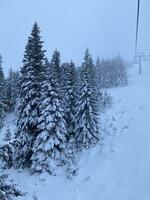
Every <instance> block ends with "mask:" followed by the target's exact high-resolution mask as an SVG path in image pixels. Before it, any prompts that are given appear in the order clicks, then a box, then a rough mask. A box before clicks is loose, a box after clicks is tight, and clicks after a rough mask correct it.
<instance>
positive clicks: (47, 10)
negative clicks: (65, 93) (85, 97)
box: [0, 0, 150, 72]
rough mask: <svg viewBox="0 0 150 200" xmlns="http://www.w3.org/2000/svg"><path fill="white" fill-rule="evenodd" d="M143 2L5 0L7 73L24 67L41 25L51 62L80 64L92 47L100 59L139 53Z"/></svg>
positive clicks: (1, 28)
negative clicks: (55, 55)
mask: <svg viewBox="0 0 150 200" xmlns="http://www.w3.org/2000/svg"><path fill="white" fill-rule="evenodd" d="M136 7H137V0H13V1H12V0H1V5H0V8H1V11H0V53H1V54H2V56H3V60H4V70H5V72H6V71H7V70H8V69H9V68H10V67H13V68H19V67H20V66H21V61H22V58H23V53H24V47H25V44H26V41H27V37H28V35H29V34H30V32H31V28H32V25H33V23H34V22H35V21H37V23H38V24H39V26H40V27H41V31H42V33H41V35H42V38H43V40H44V41H45V45H44V48H45V49H46V50H47V56H48V57H49V58H50V57H51V54H52V52H53V50H54V49H55V48H57V49H58V50H60V51H61V54H62V60H63V61H65V60H66V61H69V60H70V59H73V60H74V61H75V62H76V63H77V64H78V65H80V63H81V62H82V58H83V55H84V51H85V49H86V48H87V47H89V49H90V51H91V53H92V54H93V56H94V58H95V57H96V56H98V55H99V56H100V57H112V56H115V55H117V54H119V53H120V54H121V55H122V56H123V57H124V58H126V59H132V57H133V55H134V42H135V24H136ZM149 10H150V1H149V0H141V19H140V37H139V50H140V51H146V52H148V53H149V52H150V39H149V36H150V28H149V27H150V24H149V17H150V14H149Z"/></svg>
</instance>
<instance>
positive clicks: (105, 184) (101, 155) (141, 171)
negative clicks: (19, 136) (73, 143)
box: [3, 64, 150, 200]
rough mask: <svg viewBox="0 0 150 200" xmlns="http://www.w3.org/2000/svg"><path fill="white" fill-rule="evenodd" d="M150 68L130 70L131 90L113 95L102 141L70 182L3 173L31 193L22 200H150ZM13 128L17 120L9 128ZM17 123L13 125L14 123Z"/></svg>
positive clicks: (59, 174) (86, 155) (115, 91)
mask: <svg viewBox="0 0 150 200" xmlns="http://www.w3.org/2000/svg"><path fill="white" fill-rule="evenodd" d="M149 77H150V67H149V64H147V65H145V66H144V69H143V74H142V75H141V76H140V75H138V66H136V65H135V66H133V67H132V68H131V69H129V85H128V86H127V87H123V88H116V89H111V90H109V93H110V94H111V96H112V98H113V105H112V107H111V108H109V109H108V110H107V111H106V112H105V113H103V114H102V116H101V117H100V119H101V120H102V121H101V124H103V127H101V129H102V131H101V138H102V139H101V142H100V143H99V144H98V145H97V146H96V147H95V148H93V149H91V150H89V151H85V152H84V153H83V154H82V155H81V156H79V158H78V159H79V164H78V165H79V166H78V167H79V172H78V175H77V176H76V177H75V178H74V179H73V180H68V179H67V178H66V177H65V175H64V172H63V171H58V172H57V176H56V177H55V176H48V175H47V174H43V175H40V176H38V175H37V176H30V175H29V174H28V172H21V171H20V172H18V171H16V170H13V169H11V170H8V171H5V170H4V171H3V172H4V173H9V174H10V177H11V178H14V180H15V182H16V183H17V184H18V185H19V186H20V187H21V189H22V190H23V191H24V192H26V193H27V195H26V196H25V197H23V198H18V200H21V199H22V200H32V199H33V196H34V195H36V196H37V198H38V200H141V199H142V200H149V199H150V188H149V187H150V176H149V169H150V157H149V155H148V152H150V134H149V116H150V106H149V102H150V78H149ZM8 120H9V123H10V122H11V124H12V127H14V125H13V123H14V122H13V116H9V117H8V118H7V121H6V125H5V127H4V129H3V133H4V132H5V131H4V130H6V127H7V124H8ZM11 120H12V121H11Z"/></svg>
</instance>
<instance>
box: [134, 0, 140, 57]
mask: <svg viewBox="0 0 150 200" xmlns="http://www.w3.org/2000/svg"><path fill="white" fill-rule="evenodd" d="M139 18H140V0H138V7H137V22H136V39H135V56H136V54H137V45H138V35H139Z"/></svg>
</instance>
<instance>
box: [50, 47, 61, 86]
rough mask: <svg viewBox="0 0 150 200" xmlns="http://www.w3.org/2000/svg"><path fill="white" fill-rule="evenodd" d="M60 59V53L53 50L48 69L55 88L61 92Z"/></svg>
mask: <svg viewBox="0 0 150 200" xmlns="http://www.w3.org/2000/svg"><path fill="white" fill-rule="evenodd" d="M60 61H61V57H60V52H59V51H57V50H55V51H54V53H53V55H52V59H51V67H50V71H51V74H52V77H53V80H54V82H55V84H56V87H57V88H58V89H59V90H61V84H62V80H61V63H60Z"/></svg>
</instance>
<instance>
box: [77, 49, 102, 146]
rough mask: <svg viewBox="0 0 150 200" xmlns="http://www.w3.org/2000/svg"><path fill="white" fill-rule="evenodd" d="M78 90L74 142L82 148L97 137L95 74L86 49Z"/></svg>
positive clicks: (91, 143) (96, 139)
mask: <svg viewBox="0 0 150 200" xmlns="http://www.w3.org/2000/svg"><path fill="white" fill-rule="evenodd" d="M79 91H80V93H79V99H78V105H77V107H78V111H77V116H76V121H77V130H76V143H77V146H78V148H79V149H82V148H83V147H84V148H89V147H91V146H93V145H95V144H96V142H97V141H98V139H99V130H98V106H97V85H96V75H95V70H94V64H93V61H92V57H91V55H90V54H89V50H88V49H87V50H86V52H85V57H84V62H83V64H82V67H81V69H80V88H79Z"/></svg>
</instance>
